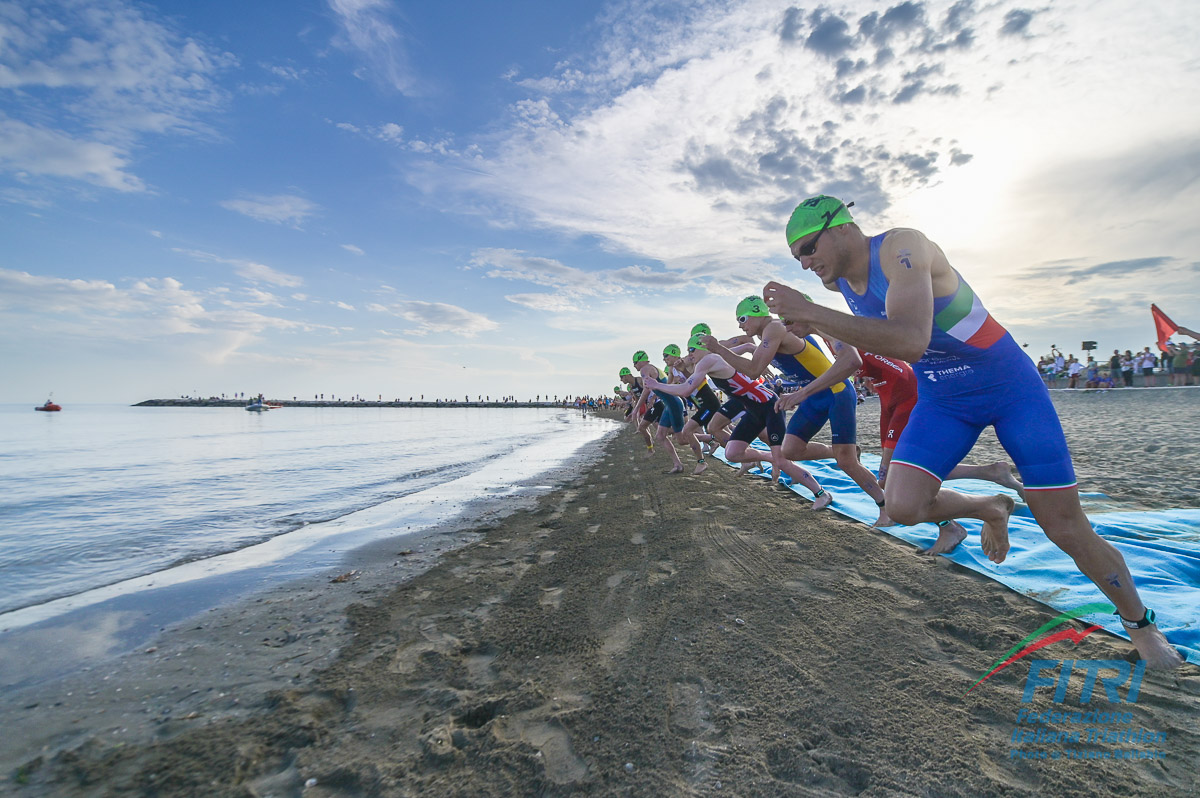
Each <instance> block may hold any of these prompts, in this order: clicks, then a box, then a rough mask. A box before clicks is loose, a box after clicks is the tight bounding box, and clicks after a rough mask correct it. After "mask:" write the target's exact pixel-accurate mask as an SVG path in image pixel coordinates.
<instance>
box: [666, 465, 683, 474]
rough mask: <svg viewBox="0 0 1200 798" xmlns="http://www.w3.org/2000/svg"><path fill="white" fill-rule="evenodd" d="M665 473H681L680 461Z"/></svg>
mask: <svg viewBox="0 0 1200 798" xmlns="http://www.w3.org/2000/svg"><path fill="white" fill-rule="evenodd" d="M667 473H668V474H682V473H683V464H682V463H680V464H678V465H676V466H675V467H674V468H672V469H671V470H670V471H668V472H667Z"/></svg>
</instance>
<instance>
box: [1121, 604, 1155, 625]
mask: <svg viewBox="0 0 1200 798" xmlns="http://www.w3.org/2000/svg"><path fill="white" fill-rule="evenodd" d="M1113 615H1115V616H1117V617H1118V618H1120V619H1121V625H1122V626H1124V627H1125V628H1126V629H1144V628H1145V627H1147V626H1150V625H1151V624H1153V623H1154V610H1152V609H1150V608H1149V607H1147V608H1146V614H1145V615H1143V616H1142V619H1141V620H1140V621H1127V620H1125V618H1124V617H1123V616H1122V615H1121V611H1120V610H1117V611H1116V612H1114V613H1113Z"/></svg>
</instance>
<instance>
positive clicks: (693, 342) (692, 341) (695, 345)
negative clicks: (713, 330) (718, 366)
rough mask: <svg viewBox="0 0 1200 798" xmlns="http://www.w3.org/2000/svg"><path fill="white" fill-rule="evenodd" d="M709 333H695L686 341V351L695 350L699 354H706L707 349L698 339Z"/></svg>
mask: <svg viewBox="0 0 1200 798" xmlns="http://www.w3.org/2000/svg"><path fill="white" fill-rule="evenodd" d="M708 334H709V333H696V334H695V335H693V336H692V337H691V338H689V339H688V349H697V350H699V351H701V352H707V351H708V347H707V346H705V345H704V344H703V343H701V341H700V339H701V338H703V337H704V336H705V335H708Z"/></svg>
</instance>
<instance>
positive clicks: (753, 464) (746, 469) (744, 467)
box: [737, 460, 762, 477]
mask: <svg viewBox="0 0 1200 798" xmlns="http://www.w3.org/2000/svg"><path fill="white" fill-rule="evenodd" d="M755 468H762V463H761V462H760V461H758V460H750V461H748V462H745V463H742V464H741V465H740V466H739V467H738V472H737V476H739V477H740V476H743V475H745V474H749V473H750V472H751V471H753V470H754V469H755Z"/></svg>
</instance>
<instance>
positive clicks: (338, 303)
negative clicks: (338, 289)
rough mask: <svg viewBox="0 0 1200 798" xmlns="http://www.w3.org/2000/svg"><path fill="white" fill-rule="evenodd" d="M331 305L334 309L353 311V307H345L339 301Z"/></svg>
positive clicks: (344, 304) (345, 305)
mask: <svg viewBox="0 0 1200 798" xmlns="http://www.w3.org/2000/svg"><path fill="white" fill-rule="evenodd" d="M333 305H334V307H339V308H341V309H342V310H354V306H353V305H347V304H346V303H345V302H341V301H339V302H334V303H333Z"/></svg>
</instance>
